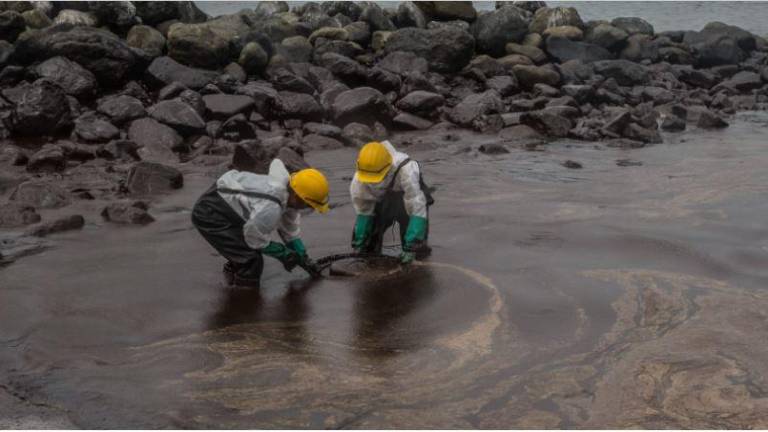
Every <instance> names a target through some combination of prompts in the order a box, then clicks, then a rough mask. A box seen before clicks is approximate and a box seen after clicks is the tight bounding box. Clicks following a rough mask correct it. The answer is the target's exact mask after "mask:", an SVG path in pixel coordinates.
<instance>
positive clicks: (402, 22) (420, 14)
mask: <svg viewBox="0 0 768 432" xmlns="http://www.w3.org/2000/svg"><path fill="white" fill-rule="evenodd" d="M395 19H396V20H397V26H398V27H400V28H402V27H418V28H426V27H427V22H428V21H429V20H428V18H427V16H426V15H425V14H424V11H422V10H421V8H420V7H419V6H418V4H417V3H416V2H412V1H403V2H400V4H399V5H398V6H397V15H396V16H395Z"/></svg>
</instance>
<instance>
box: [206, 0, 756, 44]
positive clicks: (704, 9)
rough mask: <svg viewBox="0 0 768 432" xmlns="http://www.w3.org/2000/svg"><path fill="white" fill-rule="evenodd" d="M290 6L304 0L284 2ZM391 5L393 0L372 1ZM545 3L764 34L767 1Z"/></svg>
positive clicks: (225, 6)
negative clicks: (713, 24)
mask: <svg viewBox="0 0 768 432" xmlns="http://www.w3.org/2000/svg"><path fill="white" fill-rule="evenodd" d="M196 3H197V5H198V7H200V9H202V10H203V11H204V12H206V13H208V14H209V15H212V16H216V15H222V14H229V13H235V12H237V11H239V10H241V9H243V8H252V7H254V6H255V4H256V2H248V1H244V2H239V1H220V2H219V1H217V2H213V1H198V2H196ZM288 3H289V4H290V5H291V6H294V5H300V4H303V3H306V2H301V1H293V2H288ZM376 3H378V4H380V5H381V6H382V7H385V8H395V7H397V4H398V2H396V1H379V2H376ZM474 3H475V8H476V9H478V10H492V9H493V8H494V3H495V2H488V1H476V2H474ZM547 4H548V5H549V6H565V7H575V8H576V9H577V10H578V11H579V15H580V16H581V18H582V19H583V20H584V21H588V20H599V19H605V20H610V19H613V18H616V17H640V18H643V19H645V20H647V21H648V22H650V23H651V24H652V25H653V26H654V29H655V30H656V31H657V32H660V31H668V30H700V29H701V28H702V27H704V25H706V24H707V23H708V22H711V21H722V22H725V23H727V24H731V25H735V26H739V27H742V28H744V29H746V30H748V31H751V32H753V33H755V34H758V35H761V36H765V35H766V34H768V19H767V18H768V2H743V1H742V2H735V1H731V2H728V1H711V2H710V1H583V2H582V1H550V2H547Z"/></svg>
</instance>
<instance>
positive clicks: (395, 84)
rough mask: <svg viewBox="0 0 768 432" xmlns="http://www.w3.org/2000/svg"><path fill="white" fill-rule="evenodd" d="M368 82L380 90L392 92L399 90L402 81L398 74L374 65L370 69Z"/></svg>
mask: <svg viewBox="0 0 768 432" xmlns="http://www.w3.org/2000/svg"><path fill="white" fill-rule="evenodd" d="M366 83H367V84H368V85H369V86H370V87H373V88H375V89H377V90H379V91H382V92H390V91H397V90H399V89H400V85H401V84H402V81H401V80H400V77H399V76H398V75H397V74H395V73H392V72H389V71H387V70H384V69H382V68H379V67H374V68H371V69H370V70H369V71H368V74H367V77H366Z"/></svg>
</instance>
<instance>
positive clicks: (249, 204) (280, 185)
mask: <svg viewBox="0 0 768 432" xmlns="http://www.w3.org/2000/svg"><path fill="white" fill-rule="evenodd" d="M289 182H290V174H289V173H288V170H287V169H286V168H285V165H284V164H283V162H282V161H281V160H280V159H275V160H273V161H272V163H271V164H270V165H269V174H267V175H262V174H254V173H250V172H247V171H237V170H231V171H227V172H226V173H224V175H222V176H221V177H219V179H218V180H217V181H216V187H217V188H218V189H219V195H221V197H222V198H224V201H226V203H227V204H229V206H230V207H232V209H233V210H234V211H235V212H236V213H237V214H239V215H240V216H241V217H242V218H243V219H244V220H245V225H244V226H243V235H244V237H245V242H246V243H247V244H248V246H250V247H252V248H253V249H262V248H264V247H265V246H267V245H268V244H269V242H270V238H271V235H272V233H273V232H274V231H275V230H277V232H278V234H280V237H281V238H282V239H283V241H284V242H289V241H291V240H293V239H296V238H298V237H299V232H300V229H299V222H300V218H301V216H300V214H299V211H298V210H296V209H292V208H288V206H287V203H288V184H289ZM221 189H229V190H234V191H244V192H257V193H262V194H267V195H271V196H273V197H275V198H277V199H278V200H280V203H281V205H278V204H277V203H276V202H274V201H272V200H269V199H265V198H258V197H253V196H248V195H246V194H242V193H237V194H235V193H224V192H222V191H221Z"/></svg>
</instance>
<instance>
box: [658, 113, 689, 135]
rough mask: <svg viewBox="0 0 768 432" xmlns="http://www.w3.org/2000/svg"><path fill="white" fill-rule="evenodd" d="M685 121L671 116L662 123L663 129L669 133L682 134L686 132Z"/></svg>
mask: <svg viewBox="0 0 768 432" xmlns="http://www.w3.org/2000/svg"><path fill="white" fill-rule="evenodd" d="M685 126H686V124H685V120H684V119H681V118H680V117H678V116H676V115H673V114H670V115H667V116H666V117H665V118H664V120H663V121H662V122H661V129H662V130H665V131H667V132H682V131H684V130H685Z"/></svg>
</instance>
